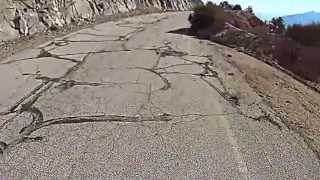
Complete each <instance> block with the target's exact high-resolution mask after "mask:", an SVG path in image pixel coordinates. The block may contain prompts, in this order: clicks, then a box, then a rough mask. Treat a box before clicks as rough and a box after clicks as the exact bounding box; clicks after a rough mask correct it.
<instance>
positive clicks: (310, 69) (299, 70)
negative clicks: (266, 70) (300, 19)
mask: <svg viewBox="0 0 320 180" xmlns="http://www.w3.org/2000/svg"><path fill="white" fill-rule="evenodd" d="M319 52H320V47H316V46H304V45H300V44H299V43H297V42H295V41H292V40H287V39H282V40H280V41H278V42H277V44H276V48H275V53H274V56H275V57H276V59H277V60H278V63H279V65H281V66H282V67H284V68H286V69H288V70H290V71H292V72H293V73H295V74H297V75H299V76H300V77H302V78H304V79H307V80H310V81H314V82H319V80H320V59H319V56H318V54H319Z"/></svg>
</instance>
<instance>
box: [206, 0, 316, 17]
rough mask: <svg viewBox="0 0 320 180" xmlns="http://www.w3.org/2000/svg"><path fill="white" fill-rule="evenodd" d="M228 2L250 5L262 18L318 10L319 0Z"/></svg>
mask: <svg viewBox="0 0 320 180" xmlns="http://www.w3.org/2000/svg"><path fill="white" fill-rule="evenodd" d="M208 1H212V2H214V3H217V4H218V3H220V2H221V1H222V0H203V2H208ZM228 2H230V3H231V4H240V5H241V6H242V7H243V8H246V7H248V6H252V7H253V10H254V12H255V13H256V14H257V15H258V16H259V17H260V18H262V19H270V18H272V17H276V16H287V15H293V14H301V13H305V12H310V11H317V12H320V0H308V1H305V0H282V1H279V0H268V1H261V0H259V1H258V0H229V1H228ZM275 7H276V8H275Z"/></svg>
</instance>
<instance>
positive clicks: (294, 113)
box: [225, 49, 320, 159]
mask: <svg viewBox="0 0 320 180" xmlns="http://www.w3.org/2000/svg"><path fill="white" fill-rule="evenodd" d="M225 55H226V56H227V57H229V63H231V64H232V65H233V66H235V67H236V68H237V69H238V70H239V71H240V72H241V76H243V77H244V79H245V80H246V82H247V83H248V84H249V85H250V87H251V88H253V89H254V90H255V91H256V93H257V94H258V95H259V96H260V97H261V98H262V99H263V101H264V102H265V103H266V104H268V106H269V107H270V108H271V109H272V110H273V111H274V112H275V113H276V116H277V117H279V118H280V119H281V121H282V123H284V124H285V125H286V126H287V127H288V128H289V129H291V130H293V131H295V132H296V133H298V134H299V135H300V136H301V137H303V138H304V141H305V142H306V143H307V145H308V146H309V148H311V149H312V150H313V151H314V152H315V154H317V156H318V158H319V159H320V120H319V119H320V113H319V112H320V95H319V93H318V92H316V91H314V90H312V89H310V88H308V87H307V86H305V85H303V84H302V83H300V82H298V81H297V80H295V79H294V78H292V77H291V76H289V75H287V74H285V73H284V72H282V71H280V70H278V69H276V68H274V67H271V66H270V65H267V64H265V63H263V62H261V61H258V60H257V59H255V58H253V57H250V56H248V55H246V54H243V53H239V52H237V51H236V50H233V49H230V50H227V51H225Z"/></svg>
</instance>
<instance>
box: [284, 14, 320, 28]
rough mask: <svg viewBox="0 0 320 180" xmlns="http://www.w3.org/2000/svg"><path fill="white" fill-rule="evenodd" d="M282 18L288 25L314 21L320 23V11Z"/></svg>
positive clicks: (306, 23) (305, 23)
mask: <svg viewBox="0 0 320 180" xmlns="http://www.w3.org/2000/svg"><path fill="white" fill-rule="evenodd" d="M282 18H283V20H284V23H285V24H286V25H287V26H288V25H293V24H301V25H308V24H312V23H320V13H319V12H315V11H310V12H306V13H303V14H294V15H289V16H283V17H282Z"/></svg>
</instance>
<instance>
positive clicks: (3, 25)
mask: <svg viewBox="0 0 320 180" xmlns="http://www.w3.org/2000/svg"><path fill="white" fill-rule="evenodd" d="M201 3H202V2H201V0H1V1H0V14H1V16H0V40H8V39H13V38H17V37H19V35H24V36H26V35H30V34H34V33H36V32H41V31H45V30H48V29H49V30H55V29H58V28H61V27H63V26H64V25H68V24H70V23H80V22H82V21H94V20H95V18H96V17H97V16H102V15H113V14H118V13H124V12H130V11H133V10H137V9H146V8H155V9H158V10H164V11H165V10H187V9H190V8H191V7H193V6H195V5H197V4H201Z"/></svg>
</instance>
